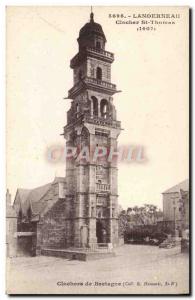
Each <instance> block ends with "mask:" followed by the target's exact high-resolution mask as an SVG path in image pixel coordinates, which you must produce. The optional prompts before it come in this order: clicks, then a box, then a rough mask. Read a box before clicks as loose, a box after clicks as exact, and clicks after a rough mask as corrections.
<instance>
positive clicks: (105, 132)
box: [14, 13, 121, 254]
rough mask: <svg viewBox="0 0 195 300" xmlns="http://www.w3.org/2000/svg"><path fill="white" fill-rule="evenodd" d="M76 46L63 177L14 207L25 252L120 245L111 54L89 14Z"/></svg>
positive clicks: (22, 192) (22, 195) (19, 198)
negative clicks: (77, 49) (77, 48)
mask: <svg viewBox="0 0 195 300" xmlns="http://www.w3.org/2000/svg"><path fill="white" fill-rule="evenodd" d="M78 44H79V51H78V53H77V54H76V55H75V56H74V57H73V58H72V59H71V62H70V67H71V68H72V69H73V78H74V85H73V87H72V88H71V89H70V90H69V92H68V98H69V99H72V102H71V107H70V109H69V111H68V112H67V125H66V126H65V127H64V132H63V134H62V135H63V136H64V137H65V139H66V150H67V158H66V178H61V177H57V178H55V180H54V181H53V182H51V183H49V184H46V185H44V186H41V187H38V188H35V189H31V190H28V189H27V190H26V189H18V191H17V193H16V197H15V200H14V207H15V210H16V212H17V216H18V221H17V239H18V250H20V252H23V253H29V254H30V253H31V254H32V253H33V254H41V253H43V254H44V253H46V252H47V251H48V249H67V248H86V247H88V248H94V247H97V245H98V244H101V243H103V244H112V245H118V190H117V160H116V159H115V158H116V157H115V156H116V151H117V138H118V135H119V134H120V131H121V125H120V122H119V121H117V119H116V109H115V107H114V104H113V95H114V94H115V93H116V92H117V90H116V85H115V84H113V83H111V64H112V62H113V61H114V54H113V53H111V52H108V51H106V50H105V44H106V37H105V34H104V32H103V30H102V27H101V25H100V24H98V23H95V22H94V16H93V13H91V15H90V22H88V23H86V24H85V25H84V26H83V27H82V28H81V30H80V33H79V38H78ZM68 149H69V150H71V151H73V150H72V149H76V152H75V154H74V155H72V156H71V155H69V152H68ZM83 149H84V151H83ZM105 149H106V150H105ZM71 151H70V152H71ZM105 151H106V152H105ZM84 153H85V155H84ZM86 153H88V154H89V155H88V157H87V155H86ZM81 154H82V155H81ZM92 154H93V155H92ZM94 154H95V155H94ZM94 158H95V159H94Z"/></svg>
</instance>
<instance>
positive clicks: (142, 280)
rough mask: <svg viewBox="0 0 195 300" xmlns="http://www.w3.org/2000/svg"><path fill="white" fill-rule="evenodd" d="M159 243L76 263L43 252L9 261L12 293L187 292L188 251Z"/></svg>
mask: <svg viewBox="0 0 195 300" xmlns="http://www.w3.org/2000/svg"><path fill="white" fill-rule="evenodd" d="M173 252H174V250H173V249H159V248H158V247H156V246H144V245H124V246H121V247H119V248H117V250H116V257H112V258H109V259H108V258H107V259H101V260H95V261H88V262H82V261H76V260H67V259H63V258H56V257H47V256H38V257H17V258H12V259H9V260H8V262H7V271H8V275H7V293H12V294H14V293H15V294H18V293H20V294H50V293H51V294H77V293H80V294H85V293H87V294H106V293H111V294H119V293H120V294H147V293H148V294H161V293H165V294H174V293H176V294H184V293H188V284H189V259H188V254H182V253H179V254H173Z"/></svg>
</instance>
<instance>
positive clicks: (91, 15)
mask: <svg viewBox="0 0 195 300" xmlns="http://www.w3.org/2000/svg"><path fill="white" fill-rule="evenodd" d="M93 17H94V13H93V9H92V6H91V13H90V22H94V19H93Z"/></svg>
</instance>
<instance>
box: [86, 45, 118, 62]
mask: <svg viewBox="0 0 195 300" xmlns="http://www.w3.org/2000/svg"><path fill="white" fill-rule="evenodd" d="M86 50H87V51H89V52H95V53H98V54H101V55H103V56H106V57H108V58H110V59H112V60H113V59H114V54H113V53H112V52H108V51H105V50H103V49H97V48H92V47H87V48H86Z"/></svg>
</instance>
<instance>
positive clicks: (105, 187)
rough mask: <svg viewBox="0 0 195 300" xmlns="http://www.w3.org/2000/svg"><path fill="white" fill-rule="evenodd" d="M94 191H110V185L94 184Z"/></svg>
mask: <svg viewBox="0 0 195 300" xmlns="http://www.w3.org/2000/svg"><path fill="white" fill-rule="evenodd" d="M96 190H97V191H103V192H107V191H110V185H109V184H104V183H96Z"/></svg>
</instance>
